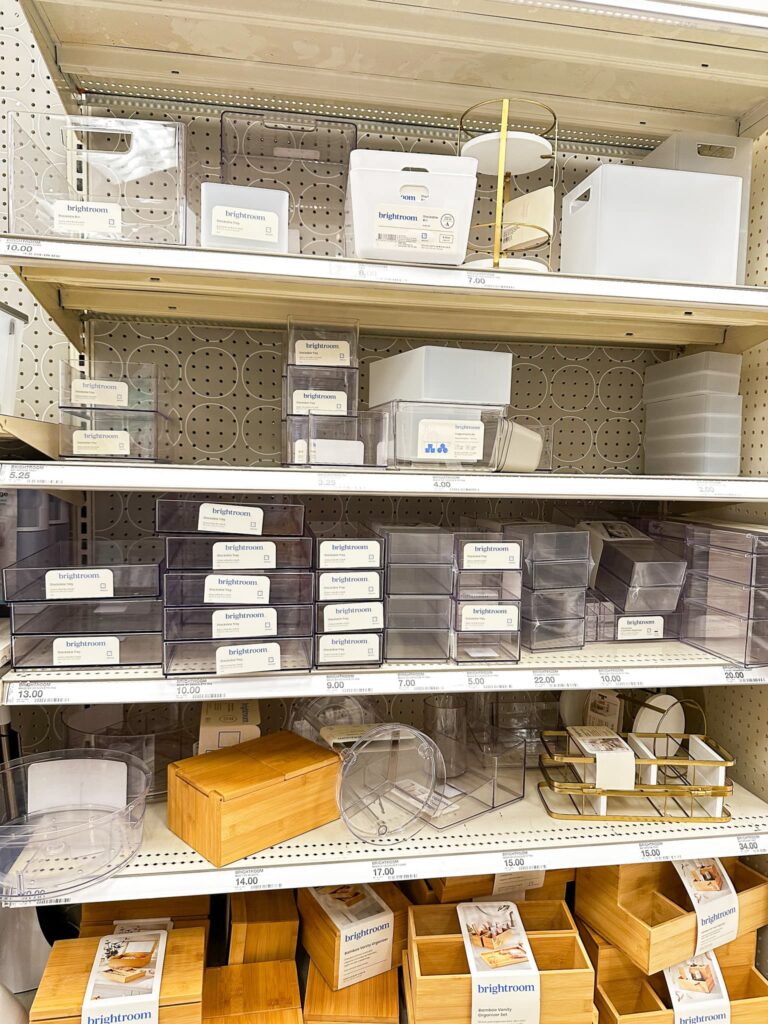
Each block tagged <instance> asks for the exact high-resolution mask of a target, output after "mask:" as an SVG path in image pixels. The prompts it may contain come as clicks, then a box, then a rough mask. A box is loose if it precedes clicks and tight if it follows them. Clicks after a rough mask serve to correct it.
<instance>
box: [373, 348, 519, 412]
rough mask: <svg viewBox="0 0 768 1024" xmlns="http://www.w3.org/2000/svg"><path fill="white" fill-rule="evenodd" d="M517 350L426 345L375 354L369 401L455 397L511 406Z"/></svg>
mask: <svg viewBox="0 0 768 1024" xmlns="http://www.w3.org/2000/svg"><path fill="white" fill-rule="evenodd" d="M512 359H513V356H512V353H511V352H486V351H484V350H482V349H474V348H472V349H461V348H446V347H445V346H443V345H421V346H420V347H419V348H413V349H408V350H406V351H405V352H398V353H397V354H396V355H394V356H386V357H385V358H384V359H376V360H374V362H372V363H371V364H370V365H369V368H368V404H369V405H370V406H372V407H373V406H376V405H384V404H385V403H387V402H394V401H407V402H452V403H459V404H462V405H466V404H468V403H476V404H478V405H509V403H510V402H511V400H512V398H511V395H512Z"/></svg>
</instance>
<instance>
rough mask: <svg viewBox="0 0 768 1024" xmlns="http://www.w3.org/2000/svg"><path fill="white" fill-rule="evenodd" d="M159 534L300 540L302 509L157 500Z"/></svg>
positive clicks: (301, 506) (252, 503)
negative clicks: (245, 536)
mask: <svg viewBox="0 0 768 1024" xmlns="http://www.w3.org/2000/svg"><path fill="white" fill-rule="evenodd" d="M155 526H156V529H157V532H158V533H169V534H176V533H227V534H232V535H237V534H240V535H243V534H248V535H249V536H263V537H300V536H301V535H302V534H303V533H304V506H303V505H300V504H299V503H298V502H297V503H296V504H282V503H276V504H263V503H262V502H237V503H234V502H232V501H231V500H229V499H226V498H225V499H223V500H222V501H211V500H210V499H205V500H203V501H189V500H187V499H184V498H158V500H157V502H156V503H155Z"/></svg>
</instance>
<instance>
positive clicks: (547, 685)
mask: <svg viewBox="0 0 768 1024" xmlns="http://www.w3.org/2000/svg"><path fill="white" fill-rule="evenodd" d="M3 683H4V684H5V685H4V687H3V692H4V696H3V702H4V703H6V704H27V705H33V704H44V705H50V704H89V703H99V704H119V703H121V702H122V701H132V702H136V701H193V700H214V699H215V700H224V699H231V698H244V697H261V698H267V697H300V696H314V695H320V694H324V693H326V694H327V693H350V694H353V693H375V694H391V693H404V694H410V693H440V692H443V693H459V692H472V691H475V692H476V691H478V690H484V689H487V690H491V691H497V690H535V689H544V690H569V689H570V690H589V689H595V688H596V687H601V686H610V687H612V688H619V689H630V688H632V689H634V688H637V687H652V688H655V687H665V688H666V687H678V686H691V685H693V684H695V685H696V686H725V685H748V686H749V685H753V686H759V685H763V684H765V683H768V669H744V668H740V667H739V666H737V665H731V664H725V663H724V662H722V661H719V660H718V659H717V658H714V657H712V656H711V655H709V654H706V653H704V652H703V651H699V650H697V649H696V648H695V647H689V646H688V645H687V644H682V643H678V642H676V641H664V642H658V643H656V642H654V643H612V644H588V645H587V646H586V647H584V648H582V649H581V650H573V651H548V652H546V653H544V654H527V653H523V656H522V660H521V661H520V663H519V665H506V666H503V667H500V666H499V665H493V664H480V665H472V667H471V668H459V667H457V666H456V665H423V664H418V663H416V664H410V665H386V666H385V667H384V668H381V669H376V670H372V671H367V672H337V673H332V672H303V673H296V674H293V673H288V672H286V673H277V674H273V675H261V676H250V677H249V676H231V677H222V676H219V677H215V676H214V677H205V676H200V677H195V676H175V677H172V678H166V677H165V676H163V675H162V674H161V673H160V671H159V668H158V667H157V666H155V665H145V666H136V667H132V668H125V669H116V668H107V669H103V668H94V669H80V670H75V669H28V670H26V671H24V670H17V671H14V670H11V671H10V672H8V673H7V674H6V675H5V676H4V677H3Z"/></svg>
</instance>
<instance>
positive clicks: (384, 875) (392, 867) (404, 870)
mask: <svg viewBox="0 0 768 1024" xmlns="http://www.w3.org/2000/svg"><path fill="white" fill-rule="evenodd" d="M371 877H372V879H373V881H374V882H408V881H410V880H411V879H412V878H418V872H417V871H416V867H415V865H414V864H410V863H409V862H408V861H407V860H372V861H371Z"/></svg>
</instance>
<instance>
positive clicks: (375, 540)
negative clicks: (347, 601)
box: [309, 522, 386, 569]
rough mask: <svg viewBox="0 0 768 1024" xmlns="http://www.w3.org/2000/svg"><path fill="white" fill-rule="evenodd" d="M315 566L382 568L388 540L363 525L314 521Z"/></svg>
mask: <svg viewBox="0 0 768 1024" xmlns="http://www.w3.org/2000/svg"><path fill="white" fill-rule="evenodd" d="M309 532H310V534H311V535H312V536H313V537H314V538H315V542H314V543H315V565H316V566H317V568H318V569H380V568H382V567H383V565H384V553H385V548H386V545H385V542H384V538H382V537H380V536H379V535H378V534H376V533H374V532H373V530H372V529H371V528H370V527H369V526H365V525H364V524H363V523H346V522H345V523H329V522H313V523H311V524H310V527H309Z"/></svg>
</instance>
